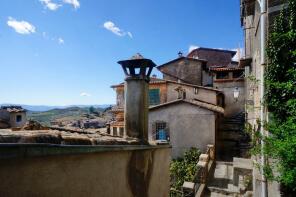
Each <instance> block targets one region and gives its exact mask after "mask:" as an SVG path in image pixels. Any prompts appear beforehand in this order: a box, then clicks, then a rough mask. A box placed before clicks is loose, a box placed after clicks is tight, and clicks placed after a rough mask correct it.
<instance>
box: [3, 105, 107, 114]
mask: <svg viewBox="0 0 296 197" xmlns="http://www.w3.org/2000/svg"><path fill="white" fill-rule="evenodd" d="M3 105H20V106H22V107H23V108H24V109H27V110H29V111H36V112H44V111H49V110H52V109H66V108H69V107H80V108H89V107H90V106H93V107H95V108H102V109H105V108H107V107H109V106H110V105H111V104H104V105H66V106H50V105H23V104H0V106H3Z"/></svg>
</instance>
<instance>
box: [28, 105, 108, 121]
mask: <svg viewBox="0 0 296 197" xmlns="http://www.w3.org/2000/svg"><path fill="white" fill-rule="evenodd" d="M95 111H96V112H103V111H104V108H97V107H95ZM85 114H89V107H68V108H62V109H51V110H48V111H39V112H38V111H28V112H27V116H28V119H32V120H36V121H38V122H40V123H42V124H45V125H49V124H50V122H51V121H54V120H58V119H67V120H79V119H81V118H82V117H83V116H84V115H85Z"/></svg>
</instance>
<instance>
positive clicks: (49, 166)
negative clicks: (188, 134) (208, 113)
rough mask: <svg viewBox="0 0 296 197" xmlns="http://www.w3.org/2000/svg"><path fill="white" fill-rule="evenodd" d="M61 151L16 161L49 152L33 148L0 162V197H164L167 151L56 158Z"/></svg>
mask: <svg viewBox="0 0 296 197" xmlns="http://www.w3.org/2000/svg"><path fill="white" fill-rule="evenodd" d="M65 148H66V149H67V147H65ZM0 149H1V147H0ZM21 149H22V148H19V150H21ZM53 149H55V148H53ZM62 149H63V148H57V149H55V150H54V152H55V153H54V154H55V155H52V156H46V155H43V156H34V157H31V156H30V157H29V156H28V157H19V156H21V155H22V154H23V155H27V154H36V153H37V154H39V153H40V154H44V153H45V152H46V151H48V150H43V149H42V148H35V149H31V150H30V151H24V153H18V154H19V156H18V157H16V158H11V159H1V160H0V179H1V180H2V181H1V184H0V196H6V197H10V196H30V197H31V196H63V197H64V196H100V197H110V196H111V197H113V196H114V197H120V196H122V197H129V196H144V197H145V196H147V197H148V196H151V197H154V196H160V197H167V196H168V193H169V162H170V148H169V147H166V148H147V149H143V147H141V148H140V147H138V148H137V146H135V148H130V147H129V148H127V149H126V150H124V146H123V148H122V150H117V151H114V150H112V146H109V148H105V150H103V151H102V152H97V153H84V154H78V153H77V154H75V153H72V155H59V154H60V153H61V152H63V150H62ZM88 149H89V148H88ZM99 149H100V148H99ZM90 150H91V149H90ZM88 151H89V150H88ZM2 152H3V151H2ZM5 152H6V153H7V149H6V151H5ZM77 152H78V151H77ZM7 156H8V155H7ZM0 158H1V157H0Z"/></svg>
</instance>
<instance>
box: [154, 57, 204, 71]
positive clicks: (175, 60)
mask: <svg viewBox="0 0 296 197" xmlns="http://www.w3.org/2000/svg"><path fill="white" fill-rule="evenodd" d="M183 59H186V60H190V61H197V62H207V60H204V59H196V58H190V57H184V56H182V57H178V58H176V59H173V60H171V61H169V62H166V63H164V64H162V65H160V66H157V67H156V68H157V69H159V68H162V67H164V66H167V65H169V64H171V63H174V62H177V61H180V60H183Z"/></svg>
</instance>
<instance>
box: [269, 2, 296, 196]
mask: <svg viewBox="0 0 296 197" xmlns="http://www.w3.org/2000/svg"><path fill="white" fill-rule="evenodd" d="M270 30H271V31H270V33H269V38H268V46H267V58H268V66H267V71H266V73H265V85H266V92H265V104H266V106H267V108H268V111H269V112H270V113H269V122H268V124H267V125H266V129H267V130H268V131H269V133H270V135H269V136H268V137H265V138H264V140H265V142H266V146H265V148H264V152H265V154H266V155H267V156H268V158H269V160H270V161H274V162H273V163H272V162H269V165H266V166H265V167H264V169H265V175H266V176H267V178H271V179H272V178H273V179H275V180H277V181H279V182H280V183H281V184H282V185H283V186H284V187H285V188H286V189H288V190H289V191H296V1H295V0H289V4H288V8H287V9H285V10H282V11H281V13H280V15H279V16H277V17H276V19H275V21H274V24H273V26H272V28H271V29H270ZM264 126H265V125H264ZM274 171H276V172H277V174H276V175H274V174H272V172H274Z"/></svg>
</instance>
